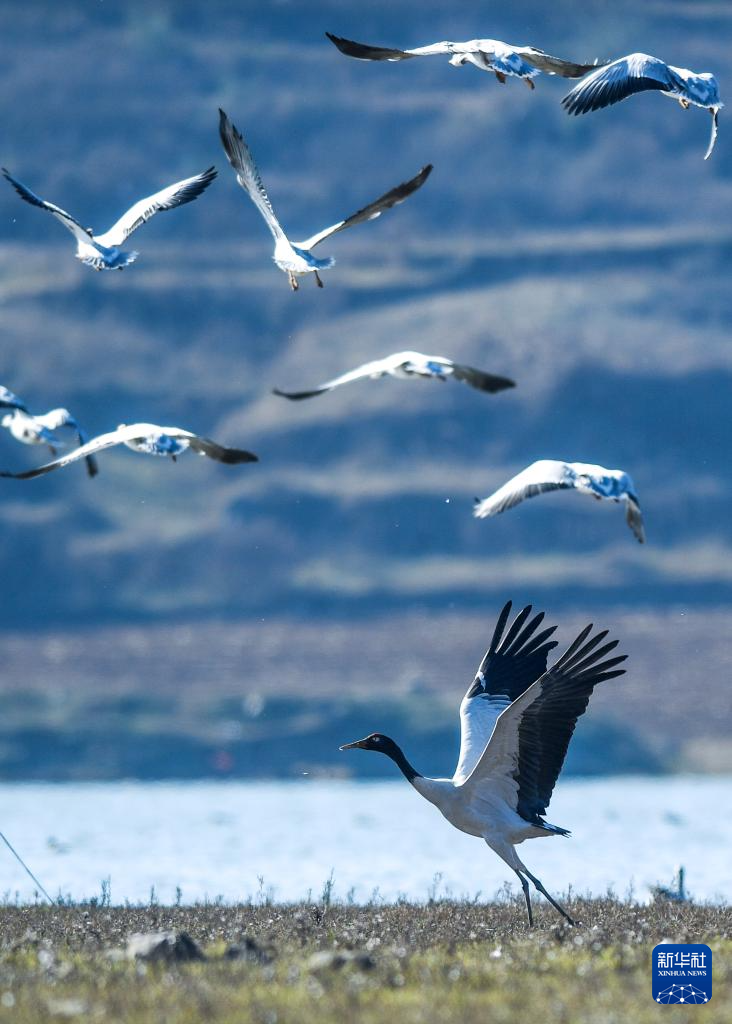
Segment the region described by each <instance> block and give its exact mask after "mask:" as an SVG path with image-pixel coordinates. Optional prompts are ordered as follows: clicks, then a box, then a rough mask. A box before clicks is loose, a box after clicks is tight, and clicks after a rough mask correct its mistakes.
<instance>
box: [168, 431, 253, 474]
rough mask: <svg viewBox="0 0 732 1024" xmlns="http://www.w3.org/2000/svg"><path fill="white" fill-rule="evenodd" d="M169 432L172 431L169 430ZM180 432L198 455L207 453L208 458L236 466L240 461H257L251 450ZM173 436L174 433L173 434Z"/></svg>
mask: <svg viewBox="0 0 732 1024" xmlns="http://www.w3.org/2000/svg"><path fill="white" fill-rule="evenodd" d="M171 433H173V432H172V431H171ZM182 434H183V436H184V437H187V438H188V443H189V446H190V448H191V450H192V451H194V452H197V453H198V454H199V455H208V457H209V459H214V460H215V461H216V462H225V463H226V464H227V465H229V466H236V465H238V464H239V463H240V462H259V459H258V458H257V456H256V455H255V454H254V453H253V452H247V451H244V450H243V449H241V448H226V447H224V445H222V444H217V443H216V441H212V440H211V439H210V438H208V437H197V436H196V435H193V436H190V435H189V434H188V433H187V432H182ZM173 436H175V435H174V434H173Z"/></svg>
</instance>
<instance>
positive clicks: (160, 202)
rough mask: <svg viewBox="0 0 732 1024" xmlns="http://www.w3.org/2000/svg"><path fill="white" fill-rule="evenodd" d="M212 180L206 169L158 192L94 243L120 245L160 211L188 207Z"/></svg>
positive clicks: (212, 177) (212, 172)
mask: <svg viewBox="0 0 732 1024" xmlns="http://www.w3.org/2000/svg"><path fill="white" fill-rule="evenodd" d="M215 177H216V169H215V168H214V167H209V168H208V169H207V170H205V171H203V172H202V173H201V174H194V175H193V177H192V178H184V179H183V180H182V181H176V182H175V183H174V184H173V185H168V186H167V188H162V189H160V191H159V192H156V193H155V194H154V195H152V196H148V197H147V198H146V199H140V201H139V202H137V203H135V205H134V206H131V207H130V208H129V210H128V211H127V213H124V214H122V216H121V217H120V219H119V220H118V221H117V223H116V224H114V225H113V226H112V227H111V228H110V229H109V231H106V232H105V233H104V234H103V235H97V236H96V240H97V242H99V244H100V245H106V246H113V245H122V243H123V242H124V241H125V239H127V238H129V237H130V235H131V234H132V232H133V231H137V229H138V228H139V227H141V225H143V224H145V223H146V222H147V221H149V220H150V218H151V217H154V216H155V214H156V213H162V212H163V211H164V210H174V209H175V208H176V207H177V206H184V205H185V204H186V203H192V202H193V200H194V199H197V198H198V197H199V196H200V195H201V193H202V192H205V190H206V189H207V188H208V186H209V185H210V184H211V182H212V181H213V180H214V178H215Z"/></svg>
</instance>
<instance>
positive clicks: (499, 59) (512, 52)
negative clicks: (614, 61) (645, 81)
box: [325, 32, 597, 89]
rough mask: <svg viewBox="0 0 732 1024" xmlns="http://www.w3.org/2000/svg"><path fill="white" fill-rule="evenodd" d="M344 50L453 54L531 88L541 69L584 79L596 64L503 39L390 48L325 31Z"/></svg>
mask: <svg viewBox="0 0 732 1024" xmlns="http://www.w3.org/2000/svg"><path fill="white" fill-rule="evenodd" d="M325 34H326V35H327V37H328V39H330V41H331V42H332V43H333V44H334V45H335V46H337V47H338V49H339V50H340V51H341V53H345V54H346V56H348V57H356V58H357V59H358V60H389V61H395V60H408V59H409V58H410V57H432V56H438V55H440V56H441V55H442V54H448V53H449V54H450V63H451V64H452V65H453V67H456V68H459V67H462V65H464V64H473V65H475V67H476V68H479V69H480V70H481V71H492V72H493V74H494V75H495V76H496V78H497V79H498V81H499V82H500V83H501V84H503V83H505V81H506V78H521V79H523V81H524V82H526V84H527V85H528V87H529V88H530V89H533V88H534V82H533V79H534V78H536V76H537V75H539V74H541V72H542V71H543V72H545V73H546V74H547V75H561V77H562V78H581V77H582V75H586V74H587V72H588V71H593V70H594V69H595V68H596V67H597V63H594V64H575V63H573V62H572V61H569V60H560V58H559V57H552V56H551V54H549V53H544V51H543V50H537V49H536V47H534V46H511V44H510V43H502V42H501V41H500V39H471V40H469V41H468V42H467V43H451V42H448V41H444V42H441V43H431V44H430V45H429V46H418V47H417V48H416V49H414V50H390V49H386V48H384V47H381V46H368V45H366V44H364V43H356V42H354V41H353V40H352V39H342V38H341V37H340V36H334V35H331V33H330V32H326V33H325Z"/></svg>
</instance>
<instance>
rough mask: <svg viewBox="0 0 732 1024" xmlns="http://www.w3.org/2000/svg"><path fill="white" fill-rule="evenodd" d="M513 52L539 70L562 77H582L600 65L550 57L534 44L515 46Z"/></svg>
mask: <svg viewBox="0 0 732 1024" xmlns="http://www.w3.org/2000/svg"><path fill="white" fill-rule="evenodd" d="M515 52H516V53H518V54H519V56H521V57H523V59H524V60H525V61H526V63H527V64H531V66H532V67H534V68H537V69H538V70H539V71H543V72H544V73H545V74H547V75H561V77H562V78H582V76H583V75H586V74H587V73H588V72H589V71H596V70H597V68H598V67H599V66H600V65H598V64H597V63H594V64H575V63H574V61H571V60H561V59H560V58H559V57H552V55H551V54H550V53H544V51H543V50H537V49H536V47H534V46H517V47H516V48H515Z"/></svg>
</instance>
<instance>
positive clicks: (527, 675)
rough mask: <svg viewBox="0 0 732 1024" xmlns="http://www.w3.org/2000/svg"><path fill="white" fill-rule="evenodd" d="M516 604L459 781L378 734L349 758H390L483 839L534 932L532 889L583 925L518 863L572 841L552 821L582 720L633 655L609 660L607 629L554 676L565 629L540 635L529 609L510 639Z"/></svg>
mask: <svg viewBox="0 0 732 1024" xmlns="http://www.w3.org/2000/svg"><path fill="white" fill-rule="evenodd" d="M510 614H511V602H510V601H509V602H508V603H507V604H506V605H505V607H504V608H503V610H502V612H501V614H500V616H499V619H498V623H497V625H496V628H495V631H494V633H493V639H492V640H491V645H490V647H489V649H488V652H487V654H486V655H485V657H484V658H483V661H482V662H481V664H480V667H479V669H478V672H477V674H476V676H475V679H474V680H473V682H472V683H471V685H470V687H469V688H468V691H467V693H466V694H465V696H464V698H463V701H462V703H461V705H460V732H461V739H460V756H459V759H458V764H457V768H456V769H455V773H454V775H453V776H452V778H451V779H432V778H426V777H425V776H423V775H420V774H419V772H418V771H417V770H416V769H415V768H413V767H412V765H411V764H410V763H409V761H408V760H407V758H406V757H405V755H404V752H403V751H402V749H401V747H399V746H398V745H397V744H396V743H395V742H394V740H392V739H390V737H388V736H384V735H383V733H378V732H377V733H372V734H371V735H370V736H366V737H365V738H364V739H362V740H357V741H356V742H355V743H346V744H344V745H343V746H342V747H341V750H349V749H351V748H358V749H360V750H374V751H376V752H377V753H380V754H385V755H386V756H387V757H389V758H391V760H392V761H394V762H395V764H396V765H397V767H398V768H399V769H400V771H401V772H402V774H403V775H404V776H405V778H406V779H407V781H408V782H409V783H411V785H412V786H413V787H414V788H415V789H416V790H417V792H418V793H419V794H420V795H421V796H423V797H424V798H425V800H429V802H430V803H431V804H434V805H435V807H437V809H438V810H439V811H440V812H441V813H442V814H443V815H444V817H445V818H447V820H448V821H449V822H450V824H451V825H454V826H455V828H457V829H459V830H460V831H461V832H467V834H468V835H470V836H476V837H477V838H479V839H483V840H484V841H485V842H486V843H487V844H488V846H489V847H490V848H491V850H493V851H494V852H495V853H497V854H498V856H499V857H500V858H501V860H503V861H505V863H506V864H507V865H508V866H509V867H510V868H512V869H513V871H515V873H516V875H517V876H518V879H519V881H520V883H521V888H522V889H523V893H524V898H525V900H526V912H527V914H528V918H529V926H530V927H531V926H532V925H533V923H534V919H533V913H532V909H531V899H530V897H529V882H531V883H532V884H533V886H534V888H535V889H536V890H537V891H538V892H540V893H542V894H543V895H544V896H545V897H546V898H547V899H548V900H549V902H550V903H551V905H552V906H553V907H554V908H555V909H556V910H557V911H558V912H559V913H560V914H561V915H562V917H564V918H565V919H566V920H567V921H568V922H569V923H570V924H574V921H573V920H572V918H571V917H570V915H569V914H568V913H567V911H566V910H565V909H564V907H562V906H560V904H559V903H557V901H556V900H555V899H554V898H553V897H552V896H550V895H549V893H548V892H547V891H546V889H545V888H544V886H543V885H542V883H541V882H540V881H539V879H538V878H536V877H535V876H534V875H532V874H531V872H530V871H529V869H528V868H527V867H526V865H525V864H524V863H523V862H522V861H521V860H520V859H519V856H518V854H517V853H516V846H518V845H519V843H523V842H524V840H526V839H539V838H541V837H548V836H568V835H569V834H570V833H569V832H568V831H567V829H565V828H561V827H560V826H559V825H550V824H549V822H548V821H546V820H545V819H544V815H545V814H546V809H547V807H548V805H549V801H550V799H551V796H552V792H553V791H554V786H555V785H556V782H557V778H558V777H559V773H560V772H561V770H562V765H563V764H564V758H565V756H566V753H567V747H568V746H569V741H570V740H571V738H572V734H573V732H574V729H575V725H576V724H577V719H578V718H579V717H580V716H581V715H582V714H584V712H585V711H586V710H587V705H588V703H589V699H590V696H591V694H592V691H593V690H594V688H595V686H597V684H598V683H600V682H603V681H604V680H606V679H613V678H614V677H615V676H620V675H622V674H623V672H624V671H625V669H622V668H618V667H617V666H618V665H620V664H621V662H623V661H625V657H626V656H625V655H622V654H621V655H619V656H616V657H612V658H608V657H607V655H609V654H610V653H611V652H612V651H613V650H614V649H615V648H616V647H617V644H618V641H617V640H611V641H610V642H609V643H603V641H604V640H605V638H606V636H607V630H602V632H599V633H595V634H594V636H593V635H592V630H593V627H592V625H590V626H587V627H585V629H583V630H582V632H581V633H580V634H579V636H578V637H577V638H576V640H575V641H574V643H572V644H571V645H570V646H569V647H568V648H567V650H566V651H565V653H564V654H563V655H562V657H561V658H560V659H559V660H558V661H557V662H556V664H554V665H553V666H552V668H550V669H547V659H548V656H549V652H550V651H551V650H552V649H553V648H554V647H556V646H557V643H556V641H555V640H550V639H549V638H550V637H551V636H552V634H553V633H554V631H555V629H556V626H550V627H549V628H548V629H542V630H541V631H540V632H537V629H538V628H539V626H540V625H541V623H542V621H543V619H544V613H543V612H541V613H540V614H538V615H535V616H534V617H533V618H532V619H530V621H527V620H529V617H530V615H531V605H529V606H528V607H526V608H524V609H523V610H522V611H520V612H519V614H518V615H517V616H516V618H515V619H514V621H513V623H512V624H511V626H510V627H509V629H508V632H506V633H505V636H504V631H505V630H506V625H507V623H508V620H509V616H510Z"/></svg>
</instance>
